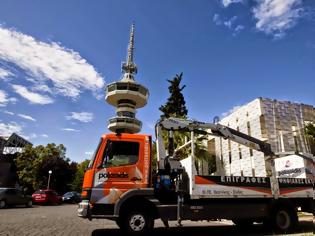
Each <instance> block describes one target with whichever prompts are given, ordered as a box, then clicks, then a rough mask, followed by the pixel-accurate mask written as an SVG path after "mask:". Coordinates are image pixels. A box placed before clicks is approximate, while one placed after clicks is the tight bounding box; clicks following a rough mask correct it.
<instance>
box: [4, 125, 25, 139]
mask: <svg viewBox="0 0 315 236" xmlns="http://www.w3.org/2000/svg"><path fill="white" fill-rule="evenodd" d="M12 133H17V134H19V135H21V134H22V126H20V125H19V124H17V123H15V122H10V123H7V124H5V123H0V136H5V137H6V136H10V135H11V134H12Z"/></svg>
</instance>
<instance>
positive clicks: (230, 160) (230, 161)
mask: <svg viewBox="0 0 315 236" xmlns="http://www.w3.org/2000/svg"><path fill="white" fill-rule="evenodd" d="M229 163H230V164H231V163H232V153H231V151H229Z"/></svg>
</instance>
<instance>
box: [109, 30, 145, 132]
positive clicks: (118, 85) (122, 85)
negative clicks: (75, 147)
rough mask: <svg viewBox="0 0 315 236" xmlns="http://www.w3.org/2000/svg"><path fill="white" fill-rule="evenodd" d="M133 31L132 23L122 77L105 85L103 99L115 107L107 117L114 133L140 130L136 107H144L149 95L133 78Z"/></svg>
mask: <svg viewBox="0 0 315 236" xmlns="http://www.w3.org/2000/svg"><path fill="white" fill-rule="evenodd" d="M134 31H135V26H134V24H132V26H131V31H130V39H129V45H128V51H127V61H126V62H123V63H122V72H123V76H122V79H121V80H120V81H117V82H114V83H111V84H109V85H107V87H106V97H105V100H106V102H108V103H109V104H110V105H113V106H114V107H116V116H115V117H113V118H111V119H109V123H108V129H109V130H110V131H112V132H115V133H138V132H139V131H140V130H141V127H142V122H141V121H140V120H138V119H137V118H136V116H135V115H136V109H138V108H141V107H144V106H145V105H146V104H147V100H148V97H149V91H148V89H147V88H146V87H144V86H143V85H141V84H138V83H136V81H135V78H134V75H135V74H136V73H137V66H136V64H135V63H134V62H133V51H134V42H135V39H134Z"/></svg>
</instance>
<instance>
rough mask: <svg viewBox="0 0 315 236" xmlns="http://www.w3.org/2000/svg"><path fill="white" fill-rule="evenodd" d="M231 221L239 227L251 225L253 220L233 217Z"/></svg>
mask: <svg viewBox="0 0 315 236" xmlns="http://www.w3.org/2000/svg"><path fill="white" fill-rule="evenodd" d="M232 222H233V223H234V224H235V225H236V226H237V227H240V228H244V229H245V228H248V227H251V226H253V224H254V220H252V219H233V220H232Z"/></svg>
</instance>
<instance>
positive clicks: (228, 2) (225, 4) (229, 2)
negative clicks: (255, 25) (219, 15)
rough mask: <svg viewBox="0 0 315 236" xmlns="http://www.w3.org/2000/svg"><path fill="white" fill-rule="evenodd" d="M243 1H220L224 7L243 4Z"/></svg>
mask: <svg viewBox="0 0 315 236" xmlns="http://www.w3.org/2000/svg"><path fill="white" fill-rule="evenodd" d="M243 2H244V0H222V5H223V6H224V7H228V6H230V5H231V4H232V3H243Z"/></svg>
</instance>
